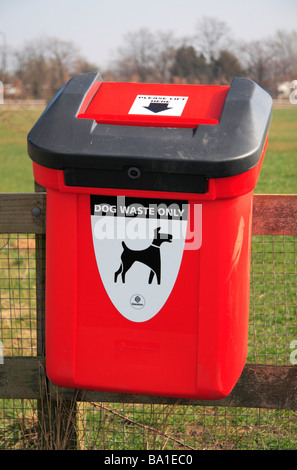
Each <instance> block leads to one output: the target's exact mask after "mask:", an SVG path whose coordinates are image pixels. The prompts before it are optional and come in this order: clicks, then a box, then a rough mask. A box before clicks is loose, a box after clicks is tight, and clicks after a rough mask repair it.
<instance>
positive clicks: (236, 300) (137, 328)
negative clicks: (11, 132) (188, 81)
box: [34, 162, 261, 400]
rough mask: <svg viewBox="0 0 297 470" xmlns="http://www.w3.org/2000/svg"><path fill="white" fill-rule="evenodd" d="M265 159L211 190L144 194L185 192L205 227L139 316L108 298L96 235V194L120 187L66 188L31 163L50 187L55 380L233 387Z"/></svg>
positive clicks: (50, 353)
mask: <svg viewBox="0 0 297 470" xmlns="http://www.w3.org/2000/svg"><path fill="white" fill-rule="evenodd" d="M260 166H261V162H260V163H259V165H258V166H257V167H255V168H253V169H252V170H250V172H249V173H248V174H246V175H244V176H243V175H239V176H234V177H229V178H226V179H225V180H224V179H221V180H213V181H211V182H210V185H209V186H210V191H209V192H208V193H207V194H205V195H199V196H198V195H193V194H184V195H181V194H178V195H176V194H170V193H168V194H166V195H164V193H162V194H160V193H151V192H149V193H148V192H146V191H144V192H143V193H142V194H141V196H143V197H145V196H147V197H150V198H154V197H155V198H163V199H164V196H165V200H166V197H168V198H172V197H174V196H175V197H176V196H178V198H181V197H182V198H184V199H185V203H186V204H189V206H190V207H191V211H192V210H193V209H194V206H195V205H200V206H201V209H202V221H201V227H199V230H200V228H201V229H202V232H201V241H200V242H199V245H200V243H201V246H199V245H198V247H197V249H188V250H187V249H186V250H184V252H183V258H182V262H181V266H180V270H179V274H178V277H177V280H176V283H175V285H174V288H173V290H172V292H171V294H170V296H169V298H168V300H167V302H166V303H165V305H164V306H163V308H162V309H161V310H160V311H159V312H158V314H156V315H155V316H154V317H153V318H151V319H150V320H148V321H146V322H142V323H134V322H131V321H130V320H128V319H126V318H124V317H123V316H122V315H121V314H120V313H119V312H118V311H117V309H116V308H115V306H114V305H113V303H112V301H111V300H110V298H109V297H108V294H107V292H106V290H105V287H104V285H103V283H102V280H101V278H100V274H99V271H98V266H97V263H96V259H95V254H94V247H93V241H92V229H91V215H90V195H91V194H100V193H103V194H107V193H108V194H114V195H116V196H117V195H118V191H116V190H109V191H107V190H106V189H105V190H104V189H101V190H100V189H97V190H94V188H84V189H81V188H71V190H69V188H67V187H66V186H65V185H64V184H63V174H62V172H59V171H55V170H47V169H43V168H41V167H39V166H38V165H34V167H35V178H36V180H37V181H40V182H41V183H42V182H43V183H44V184H45V185H47V186H48V189H47V250H46V257H47V262H46V291H47V292H48V295H47V297H46V312H47V314H46V351H47V353H46V357H47V363H46V368H47V374H48V376H49V378H50V379H51V380H52V381H53V382H54V383H56V384H58V385H61V386H67V387H73V388H82V389H93V390H103V391H111V392H118V393H119V392H123V393H136V394H150V395H163V396H174V397H186V398H197V397H198V398H201V399H209V400H214V399H219V398H221V397H223V396H225V395H227V394H228V393H229V392H230V391H231V390H232V388H233V386H234V384H235V383H236V382H237V380H238V378H239V376H240V374H241V372H242V368H243V366H244V364H245V361H246V355H247V334H248V318H249V268H250V242H251V221H252V200H253V186H254V184H255V182H256V180H257V176H258V172H259V170H260ZM48 176H49V177H48ZM43 178H45V179H44V180H43ZM49 180H51V181H49ZM243 180H244V181H245V182H246V187H245V186H244V184H243ZM52 185H53V188H50V186H52ZM230 188H231V189H230ZM242 192H244V194H242ZM121 195H126V196H131V195H133V192H131V191H126V194H125V192H124V191H122V192H121ZM136 196H137V197H139V196H140V194H139V191H138V192H137V194H136ZM190 229H191V228H190V227H189V230H190ZM196 236H197V234H196Z"/></svg>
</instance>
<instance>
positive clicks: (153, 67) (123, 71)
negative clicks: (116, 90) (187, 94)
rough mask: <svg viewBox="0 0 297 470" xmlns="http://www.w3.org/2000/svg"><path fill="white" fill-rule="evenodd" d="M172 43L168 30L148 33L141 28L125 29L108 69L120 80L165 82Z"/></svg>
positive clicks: (172, 39) (172, 50) (168, 70)
mask: <svg viewBox="0 0 297 470" xmlns="http://www.w3.org/2000/svg"><path fill="white" fill-rule="evenodd" d="M175 44H176V43H175V39H174V37H173V34H172V33H171V32H157V33H152V32H150V31H149V30H148V29H145V28H142V29H140V30H138V31H136V32H131V33H128V34H127V35H126V36H125V37H124V39H123V46H122V47H121V48H119V49H118V51H117V55H116V59H115V61H114V63H113V64H112V65H111V71H112V73H113V74H114V75H115V76H116V77H117V78H119V79H121V80H123V81H138V82H144V83H145V82H159V83H162V82H168V81H170V77H171V73H170V70H171V67H172V64H173V61H174V55H175Z"/></svg>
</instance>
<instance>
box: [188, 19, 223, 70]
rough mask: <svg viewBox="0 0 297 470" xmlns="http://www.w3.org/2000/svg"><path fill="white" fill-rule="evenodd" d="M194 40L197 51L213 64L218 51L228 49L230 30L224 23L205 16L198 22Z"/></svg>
mask: <svg viewBox="0 0 297 470" xmlns="http://www.w3.org/2000/svg"><path fill="white" fill-rule="evenodd" d="M194 39H195V43H196V44H197V48H198V50H199V51H200V52H201V53H202V54H203V55H204V56H205V57H206V59H207V60H208V61H209V62H210V63H214V61H215V60H216V59H217V58H218V56H219V53H220V51H221V50H222V49H228V48H229V45H230V28H229V27H228V25H227V24H226V23H225V22H224V21H220V20H218V19H216V18H212V17H208V16H207V17H204V18H202V19H200V20H199V21H198V23H197V25H196V33H195V37H194Z"/></svg>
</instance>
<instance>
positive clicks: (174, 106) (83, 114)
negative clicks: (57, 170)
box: [77, 82, 229, 128]
mask: <svg viewBox="0 0 297 470" xmlns="http://www.w3.org/2000/svg"><path fill="white" fill-rule="evenodd" d="M228 90H229V86H208V85H167V84H166V85H165V84H151V83H115V82H95V83H94V88H93V89H92V90H89V93H87V95H86V96H85V99H84V100H83V102H82V104H81V107H80V109H79V112H78V114H77V117H78V118H84V119H93V120H95V121H96V122H98V123H101V124H117V125H134V126H150V127H189V128H196V127H197V126H198V125H199V124H218V123H219V120H220V116H221V113H222V109H223V106H224V102H225V99H226V96H227V93H228Z"/></svg>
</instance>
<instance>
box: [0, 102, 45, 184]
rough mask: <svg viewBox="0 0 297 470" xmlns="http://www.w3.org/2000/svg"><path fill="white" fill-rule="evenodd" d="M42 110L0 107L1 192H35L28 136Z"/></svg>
mask: <svg viewBox="0 0 297 470" xmlns="http://www.w3.org/2000/svg"><path fill="white" fill-rule="evenodd" d="M40 114H41V111H35V110H34V111H33V110H18V111H6V110H1V107H0V175H1V177H0V192H1V193H13V192H16V193H28V192H34V179H33V173H32V162H31V160H30V158H29V157H28V154H27V134H28V132H29V131H30V129H31V127H32V126H33V124H34V123H35V122H36V120H37V119H38V117H39V116H40Z"/></svg>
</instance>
